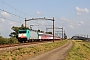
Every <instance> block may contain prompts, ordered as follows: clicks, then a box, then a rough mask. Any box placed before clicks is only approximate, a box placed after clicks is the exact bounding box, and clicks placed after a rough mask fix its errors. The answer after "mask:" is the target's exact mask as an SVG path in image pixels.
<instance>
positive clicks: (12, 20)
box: [0, 17, 21, 23]
mask: <svg viewBox="0 0 90 60" xmlns="http://www.w3.org/2000/svg"><path fill="white" fill-rule="evenodd" d="M0 18H3V19H6V20H10V21H14V22H18V23H21V22H19V21H16V20H12V19H8V18H5V17H0Z"/></svg>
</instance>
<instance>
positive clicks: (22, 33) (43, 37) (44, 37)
mask: <svg viewBox="0 0 90 60" xmlns="http://www.w3.org/2000/svg"><path fill="white" fill-rule="evenodd" d="M54 39H55V40H60V37H57V36H54ZM50 40H53V35H52V34H46V33H41V32H38V31H35V30H29V29H23V30H19V31H18V41H19V42H26V41H28V42H33V41H50Z"/></svg>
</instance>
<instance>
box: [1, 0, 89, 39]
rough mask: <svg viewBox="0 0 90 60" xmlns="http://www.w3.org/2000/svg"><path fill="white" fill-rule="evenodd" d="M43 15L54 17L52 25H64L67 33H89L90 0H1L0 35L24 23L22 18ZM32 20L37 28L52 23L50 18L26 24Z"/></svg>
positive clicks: (69, 34) (34, 27) (44, 28)
mask: <svg viewBox="0 0 90 60" xmlns="http://www.w3.org/2000/svg"><path fill="white" fill-rule="evenodd" d="M43 17H46V18H53V17H54V19H55V27H59V28H61V27H63V28H64V30H65V32H66V34H67V36H68V37H72V36H73V35H89V37H90V27H89V26H90V0H0V33H1V35H2V36H3V37H8V36H9V34H10V32H12V30H11V27H12V26H20V25H21V24H24V18H26V19H29V18H43ZM32 24H33V25H36V26H33V27H32V28H33V29H36V30H37V29H41V30H44V31H46V28H49V27H52V26H45V25H52V21H45V20H43V21H42V20H38V21H29V22H27V26H30V25H32ZM37 25H39V26H37ZM58 31H59V30H58ZM60 31H61V30H60Z"/></svg>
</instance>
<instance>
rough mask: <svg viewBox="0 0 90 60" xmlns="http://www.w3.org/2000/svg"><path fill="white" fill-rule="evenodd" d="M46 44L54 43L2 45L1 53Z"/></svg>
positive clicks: (0, 46)
mask: <svg viewBox="0 0 90 60" xmlns="http://www.w3.org/2000/svg"><path fill="white" fill-rule="evenodd" d="M45 43H52V41H49V42H48V41H42V42H30V43H19V44H6V45H0V53H1V52H4V51H10V50H15V49H18V48H23V47H30V46H35V45H40V44H45Z"/></svg>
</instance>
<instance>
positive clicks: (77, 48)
mask: <svg viewBox="0 0 90 60" xmlns="http://www.w3.org/2000/svg"><path fill="white" fill-rule="evenodd" d="M66 60H90V42H85V41H81V40H73V47H72V49H71V50H70V51H69V53H68V56H67V57H66Z"/></svg>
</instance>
